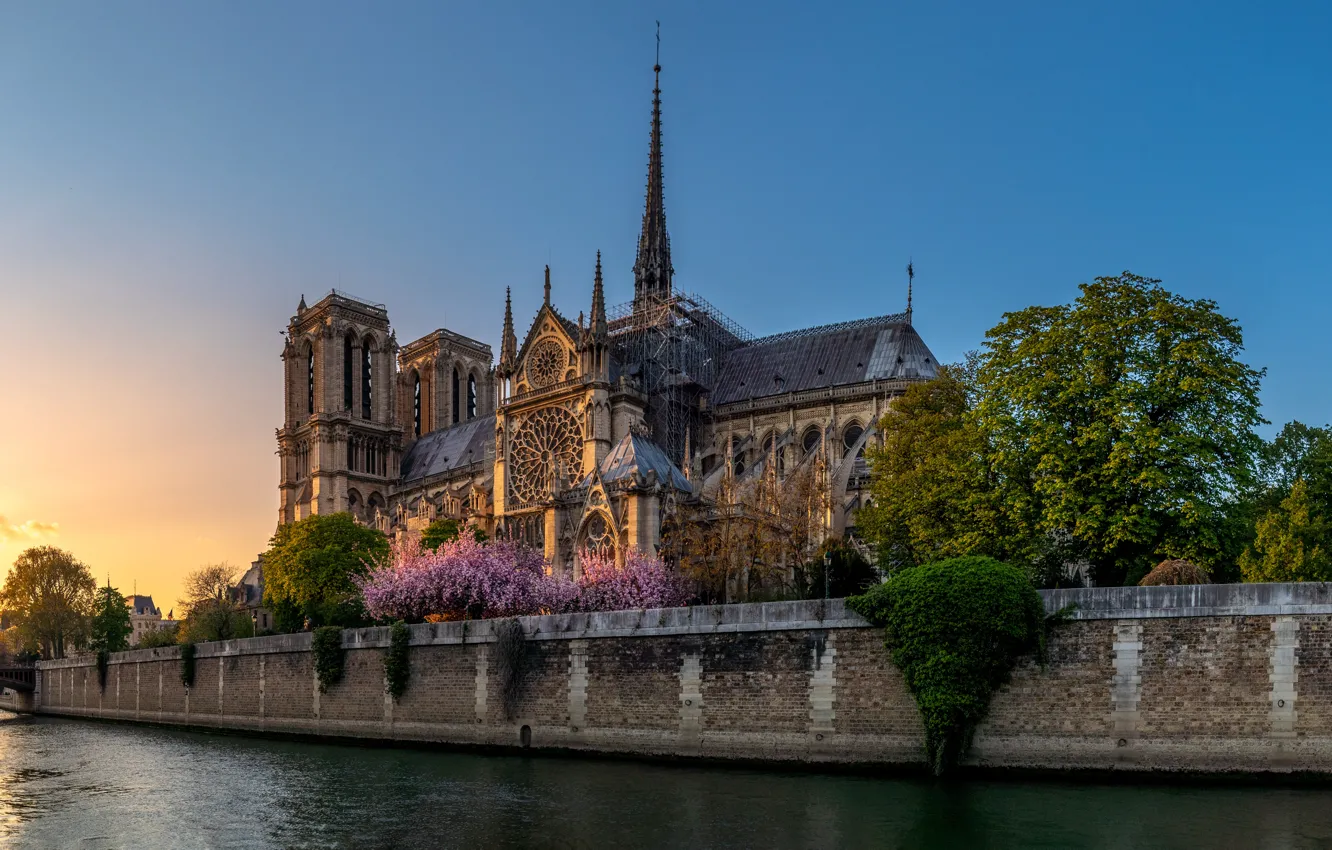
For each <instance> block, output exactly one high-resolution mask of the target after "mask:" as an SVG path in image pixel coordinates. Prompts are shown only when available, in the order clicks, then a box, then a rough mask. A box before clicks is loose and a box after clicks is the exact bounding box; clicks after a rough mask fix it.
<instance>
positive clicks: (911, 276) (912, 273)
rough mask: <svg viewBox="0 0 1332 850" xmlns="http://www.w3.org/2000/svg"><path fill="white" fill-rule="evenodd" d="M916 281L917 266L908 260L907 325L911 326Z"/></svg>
mask: <svg viewBox="0 0 1332 850" xmlns="http://www.w3.org/2000/svg"><path fill="white" fill-rule="evenodd" d="M915 281H916V268H915V266H913V265H912V264H911V260H907V311H906V323H907V324H908V325H909V324H911V286H912V284H914V283H915Z"/></svg>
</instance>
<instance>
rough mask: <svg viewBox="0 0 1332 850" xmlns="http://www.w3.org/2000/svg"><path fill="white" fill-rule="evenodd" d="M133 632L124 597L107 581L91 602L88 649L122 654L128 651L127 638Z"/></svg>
mask: <svg viewBox="0 0 1332 850" xmlns="http://www.w3.org/2000/svg"><path fill="white" fill-rule="evenodd" d="M133 631H134V626H133V624H132V623H131V622H130V612H129V607H128V606H127V605H126V604H125V596H124V595H123V594H122V593H121V592H120V591H119V590H117V589H116V588H114V587H112V586H111V582H110V581H109V580H108V581H107V583H106V587H103V588H100V589H99V590H98V591H97V596H96V599H95V600H94V602H93V615H92V621H91V623H90V624H89V635H90V636H89V641H88V648H89V649H92V650H93V651H94V652H123V651H124V650H126V649H129V637H130V634H131V633H132V632H133Z"/></svg>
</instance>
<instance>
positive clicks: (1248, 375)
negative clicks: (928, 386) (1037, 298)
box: [976, 272, 1263, 584]
mask: <svg viewBox="0 0 1332 850" xmlns="http://www.w3.org/2000/svg"><path fill="white" fill-rule="evenodd" d="M1080 289H1081V295H1080V296H1079V297H1078V299H1077V300H1076V301H1075V302H1074V303H1073V304H1071V305H1067V306H1061V307H1030V308H1028V309H1026V310H1021V311H1018V312H1016V313H1009V314H1006V315H1005V317H1004V321H1003V322H1001V323H1000V324H999V325H998V326H997V327H995V328H993V329H991V330H990V332H989V333H988V334H986V351H985V353H984V354H983V355H982V357H981V361H980V365H979V369H978V370H977V384H978V390H979V392H978V402H977V406H976V422H977V425H978V427H979V428H980V430H981V432H982V433H983V434H984V435H985V437H986V440H987V442H988V446H987V449H988V451H989V458H990V462H991V466H992V468H993V470H994V471H995V473H996V474H997V475H998V476H999V478H1000V480H1001V481H1002V485H1001V486H1002V487H1003V488H1004V490H1005V491H1006V494H1007V499H1008V500H1009V502H1010V504H1013V505H1014V506H1015V507H1016V508H1017V509H1018V510H1019V511H1020V512H1022V513H1030V515H1031V516H1033V518H1034V519H1035V521H1036V523H1037V526H1038V528H1040V529H1041V530H1043V531H1052V530H1059V529H1063V530H1067V531H1069V532H1070V533H1071V534H1072V535H1073V536H1074V537H1075V538H1077V539H1078V540H1081V541H1084V542H1085V543H1086V544H1087V545H1088V556H1089V558H1090V560H1091V563H1092V566H1093V570H1094V573H1095V576H1096V578H1097V580H1098V581H1099V582H1100V583H1102V584H1118V583H1120V582H1122V581H1123V580H1124V579H1125V578H1126V577H1127V576H1128V575H1129V573H1131V572H1132V571H1134V570H1142V571H1144V572H1145V569H1146V568H1147V567H1149V566H1150V564H1151V563H1152V562H1154V561H1155V560H1156V559H1157V557H1158V556H1169V557H1182V558H1188V559H1190V560H1193V561H1195V562H1198V563H1200V564H1203V565H1207V564H1210V563H1212V562H1213V561H1214V560H1215V559H1216V557H1217V555H1218V552H1219V549H1220V541H1219V539H1218V536H1217V531H1216V524H1217V521H1218V520H1219V518H1220V512H1221V509H1222V507H1223V506H1224V504H1225V503H1226V501H1227V500H1228V499H1230V498H1232V497H1233V496H1234V495H1235V494H1236V493H1237V492H1239V491H1241V490H1242V489H1243V488H1244V487H1245V486H1246V485H1247V484H1248V478H1247V472H1248V470H1249V469H1250V468H1251V462H1252V459H1253V457H1254V454H1255V453H1256V451H1257V450H1258V448H1259V445H1260V441H1259V439H1258V437H1257V435H1256V434H1255V432H1254V427H1255V426H1256V425H1258V424H1260V423H1261V422H1262V421H1263V420H1262V417H1261V416H1259V413H1258V385H1259V381H1260V379H1261V378H1262V375H1263V373H1262V372H1261V371H1258V370H1254V369H1251V368H1249V367H1248V366H1247V365H1245V364H1244V363H1243V362H1242V361H1241V360H1240V354H1241V352H1242V350H1243V340H1242V336H1241V333H1240V328H1239V325H1238V324H1236V323H1235V322H1234V321H1233V320H1232V319H1228V318H1226V317H1225V316H1222V315H1221V314H1220V313H1219V312H1217V309H1216V304H1215V302H1212V301H1208V300H1191V299H1186V298H1182V297H1180V296H1178V295H1174V294H1172V293H1170V292H1168V291H1167V290H1165V289H1164V288H1162V287H1161V286H1160V281H1157V280H1152V279H1149V278H1143V277H1139V276H1138V275H1134V274H1130V273H1128V272H1125V273H1123V274H1121V275H1120V276H1118V277H1101V278H1097V279H1096V280H1095V281H1094V282H1092V283H1090V284H1083V285H1082V286H1081V287H1080Z"/></svg>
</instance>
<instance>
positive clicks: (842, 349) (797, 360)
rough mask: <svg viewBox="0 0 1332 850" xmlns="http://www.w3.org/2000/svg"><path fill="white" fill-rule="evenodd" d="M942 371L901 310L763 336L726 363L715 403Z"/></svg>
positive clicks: (920, 376)
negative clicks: (872, 317) (894, 313)
mask: <svg viewBox="0 0 1332 850" xmlns="http://www.w3.org/2000/svg"><path fill="white" fill-rule="evenodd" d="M937 374H938V361H937V360H936V359H935V357H934V354H933V353H932V352H931V351H930V349H929V347H928V346H927V345H925V340H923V339H921V338H920V334H918V333H916V329H915V328H913V327H912V326H911V324H910V323H909V322H907V320H906V316H905V315H903V314H900V313H899V314H896V315H892V316H880V317H878V318H875V319H860V320H857V321H854V322H844V323H842V324H837V325H823V326H821V327H816V328H808V329H806V330H801V331H792V332H790V333H784V334H777V335H775V336H769V337H762V338H760V339H756V340H754V341H753V342H751V343H750V344H748V345H745V346H742V347H741V348H737V349H735V350H734V351H732V352H730V353H729V354H727V355H726V360H725V361H724V362H723V363H722V370H721V375H720V376H719V377H718V379H717V385H716V386H715V387H714V388H713V390H712V404H713V405H714V406H715V405H721V404H731V403H733V402H737V401H744V400H746V399H752V398H760V397H762V396H769V395H779V394H781V393H792V392H802V391H804V390H814V389H824V388H826V387H836V386H842V385H845V384H857V383H861V382H863V381H872V380H876V379H880V380H911V379H921V380H928V379H929V378H933V377H934V376H935V375H937Z"/></svg>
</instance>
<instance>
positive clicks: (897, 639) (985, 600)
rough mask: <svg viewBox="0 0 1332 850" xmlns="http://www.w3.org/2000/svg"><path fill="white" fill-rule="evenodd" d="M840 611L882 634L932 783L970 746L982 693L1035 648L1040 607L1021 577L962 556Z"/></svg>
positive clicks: (900, 576)
mask: <svg viewBox="0 0 1332 850" xmlns="http://www.w3.org/2000/svg"><path fill="white" fill-rule="evenodd" d="M846 604H847V606H848V607H850V608H851V609H852V610H853V611H856V612H857V613H859V614H860V615H861V616H863V617H865V619H867V620H869V621H870V622H871V623H874V624H875V625H877V626H883V627H884V634H885V645H886V646H887V647H888V649H890V650H891V651H892V659H893V663H894V664H896V665H897V667H898V669H899V670H901V671H902V676H903V679H904V680H905V681H906V686H907V688H908V689H909V690H910V691H911V693H912V694H913V695H914V696H915V698H916V705H917V707H918V708H919V709H920V716H921V720H922V721H923V722H924V724H925V756H926V759H927V761H928V763H929V765H930V769H931V770H932V771H933V772H934V774H935V775H936V776H938V775H941V774H943V773H945V772H947V771H948V770H950V769H951V768H952V767H954V766H955V765H956V764H957V762H958V759H960V758H961V757H962V755H963V754H964V753H965V752H966V751H967V748H968V747H970V746H971V737H972V734H973V733H974V732H975V729H976V724H977V723H979V722H980V720H981V719H982V718H983V717H984V716H985V712H986V710H987V709H988V708H989V704H990V695H991V694H992V693H993V692H994V690H995V688H997V687H999V686H1000V685H1002V684H1003V683H1004V682H1006V681H1007V680H1008V676H1009V674H1010V672H1011V671H1012V669H1013V665H1014V664H1015V663H1016V661H1017V660H1018V658H1020V657H1021V656H1022V655H1024V654H1026V653H1029V652H1033V651H1038V650H1043V645H1044V633H1045V629H1044V625H1045V609H1044V606H1043V604H1042V602H1041V597H1040V594H1039V593H1037V592H1036V590H1035V588H1033V587H1032V584H1031V581H1030V580H1029V579H1028V577H1027V574H1026V572H1025V571H1024V570H1022V569H1021V568H1019V567H1014V566H1010V565H1008V564H1004V563H1002V562H1000V561H996V560H994V559H993V558H987V557H980V556H969V557H962V558H952V559H950V560H946V561H937V562H935V563H932V564H925V565H923V566H918V567H909V568H906V569H903V570H900V571H898V572H897V573H896V574H894V575H893V576H892V577H891V578H890V579H889V580H888V581H887V582H886V583H884V584H881V585H878V586H877V587H875V588H873V589H871V590H870V591H869V592H868V593H865V594H863V595H861V596H853V597H850V598H848V599H847V600H846Z"/></svg>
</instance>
